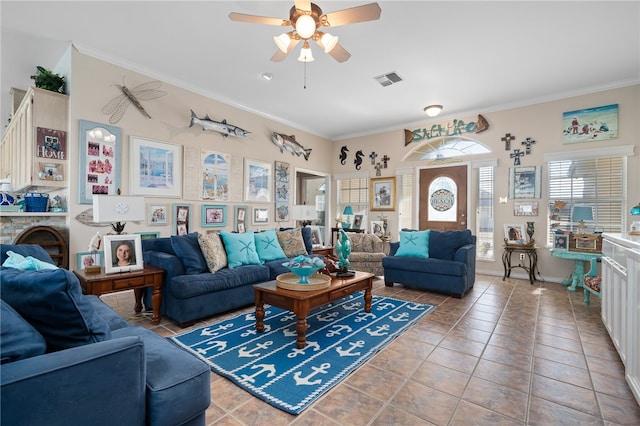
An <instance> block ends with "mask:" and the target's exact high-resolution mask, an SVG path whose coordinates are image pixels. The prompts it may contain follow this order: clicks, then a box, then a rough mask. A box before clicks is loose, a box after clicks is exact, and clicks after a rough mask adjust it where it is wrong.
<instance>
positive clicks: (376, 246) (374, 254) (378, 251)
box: [347, 232, 385, 275]
mask: <svg viewBox="0 0 640 426" xmlns="http://www.w3.org/2000/svg"><path fill="white" fill-rule="evenodd" d="M347 236H348V237H349V241H351V255H350V256H349V263H350V264H351V266H350V267H349V269H352V270H355V271H364V272H371V273H372V274H374V275H384V269H383V268H382V258H383V257H384V256H385V253H384V243H383V242H382V240H381V239H380V238H378V236H377V235H374V234H363V233H356V232H347Z"/></svg>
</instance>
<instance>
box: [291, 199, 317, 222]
mask: <svg viewBox="0 0 640 426" xmlns="http://www.w3.org/2000/svg"><path fill="white" fill-rule="evenodd" d="M291 218H292V219H293V220H299V221H301V222H302V226H303V227H305V226H307V225H311V222H313V221H314V220H316V219H317V218H318V213H317V212H316V206H313V205H307V204H301V205H295V206H293V209H292V211H291Z"/></svg>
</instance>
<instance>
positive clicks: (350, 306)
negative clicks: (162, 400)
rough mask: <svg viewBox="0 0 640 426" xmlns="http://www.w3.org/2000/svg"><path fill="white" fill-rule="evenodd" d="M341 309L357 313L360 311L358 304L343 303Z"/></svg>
mask: <svg viewBox="0 0 640 426" xmlns="http://www.w3.org/2000/svg"><path fill="white" fill-rule="evenodd" d="M342 309H344V310H345V311H357V310H358V309H360V303H359V302H354V303H345V304H344V306H343V307H342Z"/></svg>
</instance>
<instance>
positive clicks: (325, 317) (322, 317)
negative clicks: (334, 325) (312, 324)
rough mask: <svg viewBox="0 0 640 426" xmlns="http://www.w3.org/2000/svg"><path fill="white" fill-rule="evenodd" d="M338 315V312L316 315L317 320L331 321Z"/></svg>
mask: <svg viewBox="0 0 640 426" xmlns="http://www.w3.org/2000/svg"><path fill="white" fill-rule="evenodd" d="M339 315H340V313H339V312H332V313H330V314H328V315H318V317H317V318H318V321H321V322H332V321H333V320H334V319H335V318H337V317H338V316H339Z"/></svg>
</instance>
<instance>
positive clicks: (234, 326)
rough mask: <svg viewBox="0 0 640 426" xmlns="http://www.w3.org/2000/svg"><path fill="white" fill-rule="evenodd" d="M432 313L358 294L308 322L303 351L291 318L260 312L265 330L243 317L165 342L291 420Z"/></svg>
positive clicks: (422, 306) (427, 308) (318, 312)
mask: <svg viewBox="0 0 640 426" xmlns="http://www.w3.org/2000/svg"><path fill="white" fill-rule="evenodd" d="M433 309H435V306H432V305H425V304H420V303H414V302H406V301H403V300H397V299H393V298H389V297H381V296H375V295H374V296H373V300H372V306H371V312H370V313H366V312H364V298H363V292H360V293H356V294H354V295H352V296H349V297H346V298H344V299H341V300H339V301H337V302H334V303H331V304H328V305H325V306H323V307H321V308H318V309H316V310H314V311H312V312H311V314H310V315H309V316H308V318H307V323H308V329H307V333H306V337H307V346H306V347H305V348H304V349H298V348H297V347H296V336H297V333H296V318H295V315H294V314H293V313H292V312H289V311H285V310H283V309H280V308H276V307H273V306H269V305H265V319H264V324H265V329H264V331H263V332H262V333H257V332H256V330H255V316H254V312H253V311H252V312H248V313H245V314H241V315H238V316H235V317H233V318H230V319H226V320H224V321H221V322H217V323H214V324H211V325H207V326H204V327H200V328H198V329H195V330H192V331H190V332H187V333H183V334H180V335H178V336H173V337H169V339H170V340H172V341H173V342H174V343H176V344H177V345H179V346H181V347H183V348H185V349H186V350H188V351H190V352H192V353H193V354H195V355H196V356H198V357H199V358H201V359H203V360H204V361H205V362H207V363H208V364H209V365H210V366H211V369H212V370H213V371H215V372H216V373H218V374H220V375H222V376H225V377H227V378H228V379H230V380H231V381H233V382H234V383H235V384H237V385H238V386H240V387H241V388H243V389H245V390H246V391H248V392H250V393H251V394H253V395H255V396H257V397H258V398H260V399H262V400H264V401H266V402H268V403H269V404H271V405H273V406H275V407H277V408H279V409H281V410H284V411H286V412H288V413H292V414H299V413H300V412H302V411H303V410H304V409H305V408H306V407H308V406H309V405H310V404H311V403H312V402H313V401H315V400H316V399H317V398H319V397H320V396H321V395H322V394H323V393H325V392H326V391H328V390H329V389H331V388H332V387H333V386H335V385H336V384H338V383H339V382H340V381H341V380H342V379H343V378H345V377H346V376H348V375H349V373H351V372H352V371H353V370H355V369H356V368H358V367H359V366H360V365H361V364H362V363H364V362H365V361H366V360H367V359H369V358H371V357H372V356H373V355H375V354H376V353H377V352H378V351H379V350H380V349H382V348H383V347H384V346H386V345H387V344H388V343H389V342H391V341H392V340H393V339H394V338H396V337H397V336H398V335H400V334H401V333H402V332H403V331H405V330H406V329H407V328H409V327H410V326H411V325H413V324H414V323H415V322H416V321H417V320H419V319H420V318H421V317H422V316H424V315H426V314H427V313H429V312H430V311H432V310H433Z"/></svg>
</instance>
